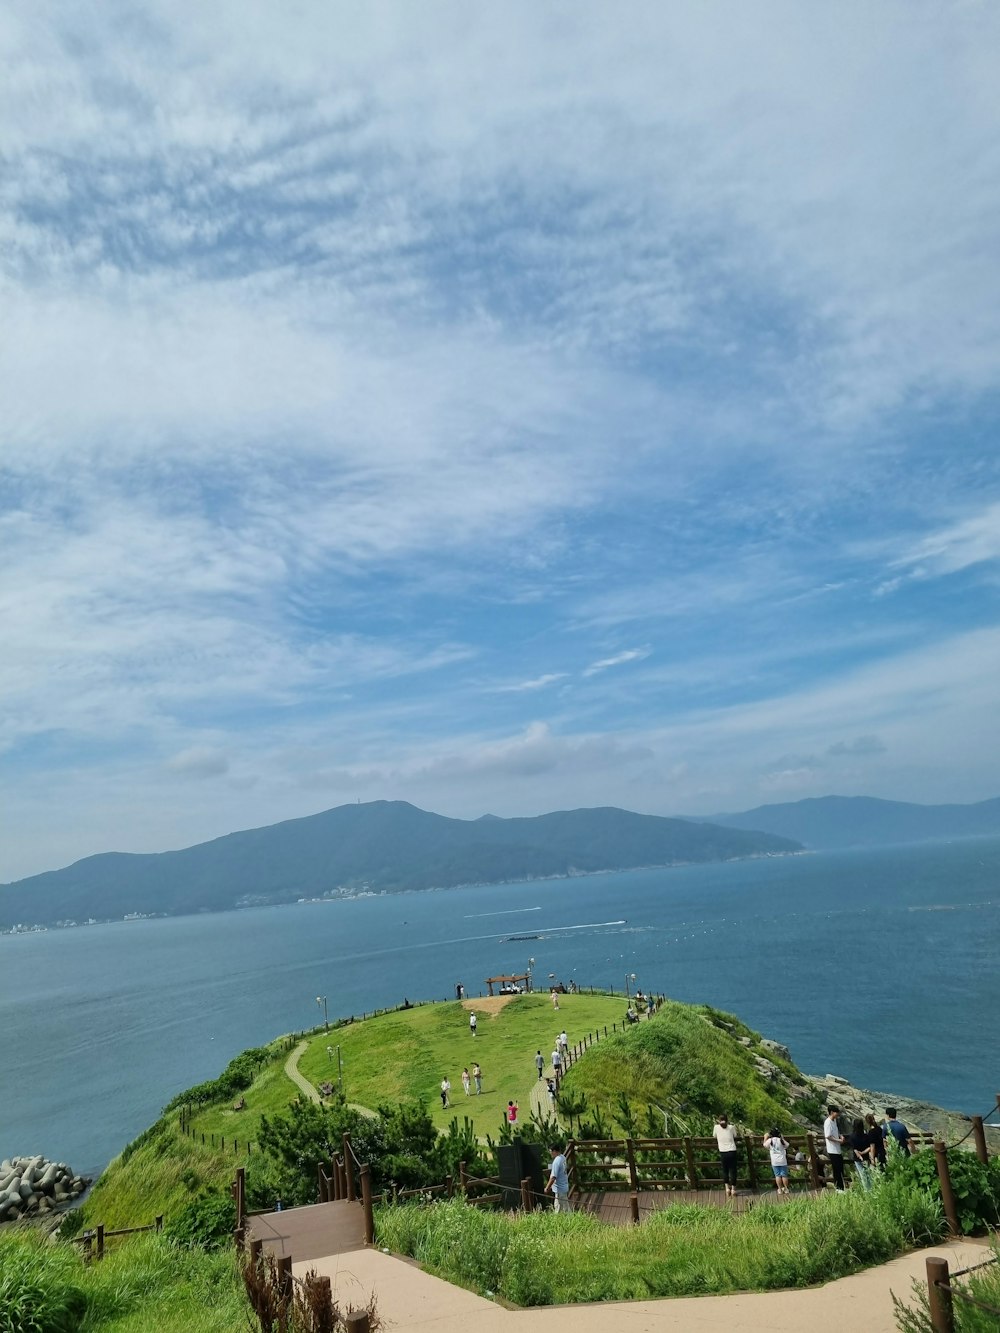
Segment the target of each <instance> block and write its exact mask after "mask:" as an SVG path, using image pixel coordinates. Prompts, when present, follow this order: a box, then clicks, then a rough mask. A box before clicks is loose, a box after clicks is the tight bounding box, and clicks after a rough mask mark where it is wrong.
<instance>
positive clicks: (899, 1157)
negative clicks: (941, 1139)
mask: <svg viewBox="0 0 1000 1333" xmlns="http://www.w3.org/2000/svg"><path fill="white" fill-rule="evenodd" d="M887 1174H888V1176H889V1177H890V1179H893V1180H902V1181H907V1182H910V1183H912V1184H913V1185H914V1186H916V1187H917V1188H918V1189H921V1190H923V1191H924V1192H925V1193H927V1194H928V1195H929V1196H930V1197H931V1198H933V1199H935V1200H937V1201H938V1202H939V1203H940V1200H941V1182H940V1180H939V1179H938V1173H937V1162H936V1159H935V1154H934V1153H933V1152H930V1151H926V1150H925V1151H923V1152H918V1153H914V1154H913V1156H912V1157H906V1156H904V1155H903V1154H902V1153H901V1152H890V1153H889V1160H888V1164H887ZM948 1174H949V1176H950V1177H951V1185H952V1189H953V1191H954V1194H955V1204H956V1207H957V1209H958V1220H959V1225H960V1226H961V1229H962V1234H963V1235H965V1236H973V1235H976V1234H978V1233H980V1232H983V1231H985V1230H986V1229H987V1228H988V1227H991V1226H996V1224H997V1223H998V1222H1000V1158H995V1157H994V1158H992V1159H991V1160H990V1162H989V1164H988V1165H987V1164H985V1163H983V1162H980V1160H979V1158H978V1157H976V1155H975V1153H971V1152H962V1151H961V1150H959V1149H957V1148H952V1149H951V1150H950V1151H949V1153H948Z"/></svg>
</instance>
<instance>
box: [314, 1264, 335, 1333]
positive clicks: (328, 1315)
mask: <svg viewBox="0 0 1000 1333" xmlns="http://www.w3.org/2000/svg"><path fill="white" fill-rule="evenodd" d="M309 1285H310V1287H311V1292H310V1295H311V1297H312V1300H311V1302H310V1303H311V1305H312V1308H313V1311H314V1315H315V1317H314V1321H313V1327H314V1329H315V1333H333V1289H332V1287H331V1286H330V1279H329V1278H328V1277H314V1278H313V1279H312V1281H311V1282H310V1284H309Z"/></svg>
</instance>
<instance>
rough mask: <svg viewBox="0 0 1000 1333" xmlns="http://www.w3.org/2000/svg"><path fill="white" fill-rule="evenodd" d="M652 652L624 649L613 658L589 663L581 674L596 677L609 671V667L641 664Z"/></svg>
mask: <svg viewBox="0 0 1000 1333" xmlns="http://www.w3.org/2000/svg"><path fill="white" fill-rule="evenodd" d="M652 651H653V650H652V648H626V649H625V651H624V652H621V653H615V654H614V656H613V657H602V658H600V659H599V660H598V661H597V662H591V664H590V666H588V667H587V668H585V670H584V672H583V674H584V675H585V676H597V675H600V673H601V672H602V671H608V670H610V669H611V667H617V666H625V665H626V663H628V662H641V661H642V660H643V659H644V658H646V657H648V656H649V655H650V653H651V652H652Z"/></svg>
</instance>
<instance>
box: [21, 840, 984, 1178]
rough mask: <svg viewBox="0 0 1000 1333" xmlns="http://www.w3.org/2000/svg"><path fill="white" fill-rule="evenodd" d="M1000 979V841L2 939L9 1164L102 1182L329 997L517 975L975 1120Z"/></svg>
mask: <svg viewBox="0 0 1000 1333" xmlns="http://www.w3.org/2000/svg"><path fill="white" fill-rule="evenodd" d="M998 960H1000V838H976V839H966V840H961V841H954V842H940V843H930V844H922V845H920V846H904V847H881V848H877V849H866V850H855V851H837V852H814V853H806V854H802V855H796V856H788V857H764V858H760V859H754V860H747V861H733V862H727V863H724V864H712V865H697V866H681V867H676V868H673V869H666V870H665V869H649V870H635V871H629V872H626V873H609V874H601V875H589V876H580V877H573V878H569V879H553V880H536V881H532V882H526V883H512V884H495V885H487V886H477V887H469V888H461V889H448V890H430V891H424V892H419V893H405V894H386V895H384V896H383V895H380V896H377V897H360V898H354V899H349V900H339V901H334V902H318V903H303V904H299V905H295V906H287V907H272V908H254V909H249V910H244V911H235V912H222V913H217V914H210V915H209V914H207V915H200V916H188V917H175V918H171V919H162V920H140V921H122V922H117V923H113V924H109V925H95V926H87V927H81V928H76V929H64V930H50V931H46V932H40V933H34V934H25V935H13V936H4V937H0V1159H2V1158H4V1157H8V1156H12V1155H18V1154H27V1153H32V1154H34V1153H42V1154H44V1155H45V1156H46V1157H49V1158H52V1159H55V1160H59V1161H66V1162H68V1163H69V1164H70V1165H71V1166H72V1168H73V1169H74V1170H75V1171H78V1172H83V1173H85V1174H87V1175H94V1176H96V1175H97V1174H98V1173H99V1172H100V1171H101V1170H102V1169H103V1167H104V1166H105V1165H106V1164H107V1162H108V1161H109V1160H110V1159H111V1158H112V1157H113V1156H114V1155H115V1154H117V1153H118V1152H119V1151H120V1150H121V1149H122V1147H123V1146H124V1145H125V1144H126V1143H127V1142H128V1141H129V1140H130V1139H132V1138H133V1137H134V1136H135V1135H136V1134H138V1133H139V1132H140V1131H141V1130H143V1129H144V1128H145V1127H146V1126H147V1125H149V1124H150V1123H152V1121H154V1120H155V1119H156V1117H157V1116H158V1115H159V1113H160V1110H161V1108H162V1107H163V1106H164V1104H165V1103H166V1102H167V1101H169V1100H170V1098H171V1097H173V1096H174V1095H175V1094H176V1093H178V1092H180V1091H181V1090H182V1089H184V1088H186V1087H189V1086H191V1085H192V1084H194V1083H197V1082H199V1081H201V1080H203V1079H207V1078H212V1077H214V1076H215V1075H216V1074H218V1073H219V1072H220V1071H221V1069H222V1068H223V1066H224V1065H225V1064H226V1062H227V1061H228V1060H229V1059H231V1057H232V1056H234V1055H235V1054H237V1053H238V1052H239V1051H241V1050H243V1049H244V1048H245V1047H248V1046H256V1045H261V1044H263V1043H264V1042H266V1041H268V1040H269V1039H271V1038H272V1037H275V1036H277V1035H279V1034H281V1033H285V1032H292V1031H299V1030H302V1029H308V1028H312V1027H314V1026H316V1025H317V1024H318V1023H320V1022H321V1021H322V1017H323V1013H322V997H325V998H326V1002H327V1008H328V1012H329V1016H330V1018H331V1020H332V1019H333V1018H335V1017H338V1016H346V1015H349V1014H355V1015H360V1014H361V1013H362V1012H363V1011H366V1010H372V1009H375V1008H377V1007H381V1006H387V1005H393V1004H399V1003H402V1002H403V1000H404V999H409V1000H410V1001H416V1000H427V999H445V998H453V997H454V995H455V987H456V985H457V984H458V983H459V982H461V983H462V984H463V985H464V986H465V988H466V992H467V994H468V995H470V996H476V995H477V994H478V993H479V992H480V991H481V990H483V991H485V986H484V981H485V978H486V977H488V976H493V975H496V974H498V973H504V972H522V971H525V970H526V969H527V968H528V966H529V963H530V965H531V968H532V973H533V976H534V978H535V981H536V986H539V987H541V986H548V985H549V984H550V983H551V981H552V980H559V981H562V982H569V981H570V980H572V981H575V982H576V983H577V984H578V985H580V986H591V985H593V986H601V987H613V988H615V989H616V990H618V991H623V990H624V988H625V985H626V983H627V984H628V986H629V987H630V988H631V989H634V988H635V987H639V988H640V989H642V990H646V991H661V992H663V993H665V994H667V995H669V996H672V997H674V998H676V999H679V1000H685V1001H690V1002H696V1003H707V1004H711V1005H715V1006H716V1007H718V1008H720V1009H726V1010H731V1011H732V1012H734V1013H736V1014H738V1015H739V1016H740V1017H741V1018H742V1019H743V1020H744V1021H745V1022H747V1023H749V1024H750V1025H751V1026H752V1027H754V1028H756V1029H758V1030H759V1031H761V1032H762V1033H763V1034H764V1035H766V1036H769V1037H773V1038H775V1039H777V1040H778V1041H781V1042H784V1043H785V1044H786V1045H787V1046H788V1047H789V1048H790V1049H791V1053H792V1057H793V1059H794V1060H795V1061H796V1062H797V1063H798V1065H799V1066H800V1067H801V1068H802V1069H804V1070H806V1071H807V1072H808V1073H811V1074H826V1073H834V1074H839V1075H841V1076H842V1077H844V1078H847V1079H848V1080H849V1081H850V1082H852V1083H854V1084H857V1085H859V1086H862V1087H869V1088H876V1089H888V1090H891V1091H893V1092H898V1093H903V1094H906V1095H908V1096H911V1097H914V1098H918V1099H922V1100H927V1101H930V1102H935V1103H937V1104H939V1105H942V1106H947V1107H949V1108H952V1109H956V1110H960V1111H964V1112H966V1113H968V1114H976V1113H979V1114H982V1113H984V1112H986V1111H988V1110H990V1109H991V1108H992V1107H993V1106H994V1105H995V1095H996V1090H997V1088H998V1087H1000V1066H998V1059H997V1057H998V1033H1000V1022H998V1012H997V1011H998V1001H1000V986H998V982H1000V969H998ZM633 974H634V977H635V980H633V979H632V978H633ZM317 997H320V1002H319V1003H318V1002H317ZM622 1008H623V1011H624V1008H625V1005H624V1001H623V1004H622ZM572 1013H573V1010H572V1002H571V1001H570V1002H569V1003H568V1004H567V1005H565V1006H564V1008H563V1011H562V1021H564V1022H565V1023H566V1025H567V1027H568V1029H569V1035H570V1040H572V1039H573V1037H574V1033H573V1030H572ZM580 1035H583V1034H582V1033H581V1034H580ZM344 1077H345V1085H346V1088H347V1092H348V1095H349V1094H350V1077H351V1071H350V1068H349V1067H348V1068H345V1070H344Z"/></svg>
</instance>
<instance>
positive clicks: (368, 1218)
mask: <svg viewBox="0 0 1000 1333" xmlns="http://www.w3.org/2000/svg"><path fill="white" fill-rule="evenodd" d="M361 1202H362V1204H363V1206H364V1210H365V1244H366V1245H374V1244H375V1213H374V1212H373V1210H372V1173H371V1171H370V1169H369V1167H368V1163H367V1162H366V1163H365V1165H364V1166H363V1167H362V1168H361Z"/></svg>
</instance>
